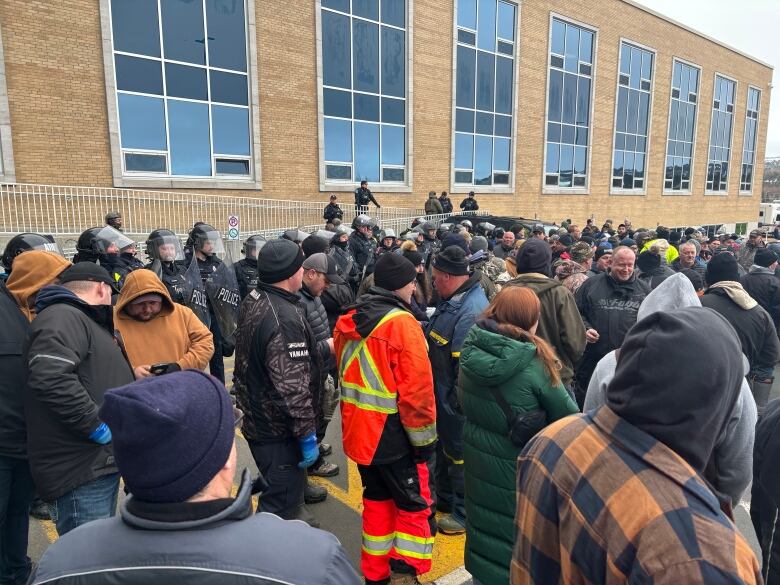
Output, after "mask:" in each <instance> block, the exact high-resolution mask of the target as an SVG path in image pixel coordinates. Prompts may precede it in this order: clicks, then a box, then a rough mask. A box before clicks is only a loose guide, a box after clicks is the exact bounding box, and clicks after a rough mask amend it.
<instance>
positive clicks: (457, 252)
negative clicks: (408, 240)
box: [433, 245, 469, 276]
mask: <svg viewBox="0 0 780 585" xmlns="http://www.w3.org/2000/svg"><path fill="white" fill-rule="evenodd" d="M433 267H434V268H435V269H436V270H438V271H440V272H446V273H447V274H451V275H452V276H466V275H467V274H468V273H469V259H468V256H466V252H464V251H463V248H461V247H460V246H458V245H455V246H448V247H446V248H444V249H443V250H442V251H441V252H439V253H438V254H436V257H435V258H434V259H433Z"/></svg>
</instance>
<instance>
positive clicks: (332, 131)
mask: <svg viewBox="0 0 780 585" xmlns="http://www.w3.org/2000/svg"><path fill="white" fill-rule="evenodd" d="M325 160H328V161H339V162H352V123H351V122H349V121H348V120H334V119H333V118H325Z"/></svg>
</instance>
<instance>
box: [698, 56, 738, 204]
mask: <svg viewBox="0 0 780 585" xmlns="http://www.w3.org/2000/svg"><path fill="white" fill-rule="evenodd" d="M719 77H721V78H723V79H725V80H727V81H731V82H732V83H733V84H734V110H733V111H732V112H731V136H729V158H728V161H727V162H728V163H729V174H728V178H727V179H726V189H725V190H723V191H720V190H718V191H714V190H710V189H707V168H709V166H710V148H711V147H712V144H711V143H710V136H711V135H712V123H713V121H714V120H715V108H714V107H713V102H714V101H715V91H716V87H717V83H718V78H719ZM738 102H739V82H738V81H737V80H736V79H735V78H734V77H731V76H730V75H726V74H725V73H720V72H719V71H718V70H715V71H714V73H713V76H712V93H711V94H710V101H709V104H710V126H709V132H708V133H707V166H706V167H705V169H704V195H713V196H715V197H718V196H720V197H728V194H729V190H730V189H731V184H732V183H731V178H732V174H733V173H732V170H733V169H732V166H731V159H732V157H733V156H734V122H735V119H736V116H735V114H736V113H737V103H738ZM721 162H722V161H721ZM739 167H740V169H741V168H742V153H741V152H740V156H739ZM737 190H738V191H739V188H737Z"/></svg>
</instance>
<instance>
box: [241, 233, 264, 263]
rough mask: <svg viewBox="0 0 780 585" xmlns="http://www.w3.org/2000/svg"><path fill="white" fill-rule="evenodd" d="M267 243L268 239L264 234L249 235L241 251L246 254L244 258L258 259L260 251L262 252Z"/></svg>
mask: <svg viewBox="0 0 780 585" xmlns="http://www.w3.org/2000/svg"><path fill="white" fill-rule="evenodd" d="M265 244H266V239H265V238H264V237H263V236H259V235H254V236H249V237H248V238H247V239H246V241H245V242H244V246H243V247H242V248H241V253H242V254H243V255H244V258H250V259H255V260H256V259H257V254H258V252H260V250H261V249H262V247H263V246H265Z"/></svg>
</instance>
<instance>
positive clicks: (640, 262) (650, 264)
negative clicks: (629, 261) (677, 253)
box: [636, 250, 661, 272]
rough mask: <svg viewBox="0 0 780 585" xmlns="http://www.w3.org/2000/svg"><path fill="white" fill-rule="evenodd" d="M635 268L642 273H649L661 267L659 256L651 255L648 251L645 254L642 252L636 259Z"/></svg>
mask: <svg viewBox="0 0 780 585" xmlns="http://www.w3.org/2000/svg"><path fill="white" fill-rule="evenodd" d="M636 266H637V268H639V270H641V271H642V272H650V271H651V270H653V269H655V268H658V267H659V266H661V256H659V255H658V254H653V253H652V252H650V251H649V250H648V251H647V252H642V253H641V254H640V255H639V256H638V257H637V259H636Z"/></svg>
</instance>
